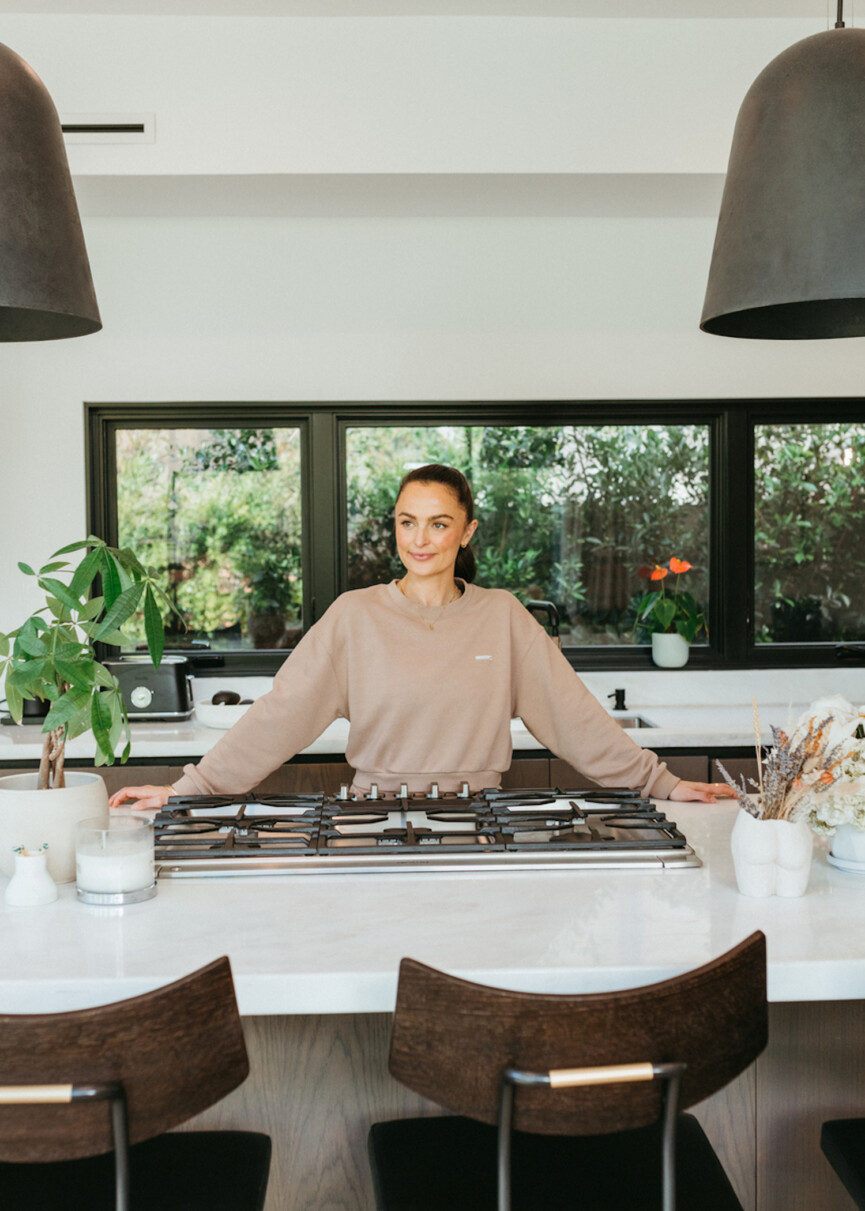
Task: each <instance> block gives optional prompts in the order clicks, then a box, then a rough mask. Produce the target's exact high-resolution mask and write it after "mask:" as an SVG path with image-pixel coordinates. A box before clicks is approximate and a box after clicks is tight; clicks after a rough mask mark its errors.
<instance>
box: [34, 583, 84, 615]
mask: <svg viewBox="0 0 865 1211" xmlns="http://www.w3.org/2000/svg"><path fill="white" fill-rule="evenodd" d="M39 587H40V588H42V589H44V590H45V592H46V593H52V594H53V595H54V596H55V597H56V598H57V600H58V601H59V602H61V604H63V605H65V606H66V608H67V610H72V611H73V612H74V613H76V614H77V613H78V611H79V610H80V609H81V602H80V601H79V600H78V598H77V597H75V596H73V594H72V593H70V592H69V588H68V587H67V586H66V585H65V584H64V583H63V581H62V580H55V579H54V577H53V576H40V577H39Z"/></svg>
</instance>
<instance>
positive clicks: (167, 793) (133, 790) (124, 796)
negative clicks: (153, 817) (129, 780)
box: [108, 786, 174, 812]
mask: <svg viewBox="0 0 865 1211" xmlns="http://www.w3.org/2000/svg"><path fill="white" fill-rule="evenodd" d="M173 794H174V787H173V786H123V787H121V788H120V790H119V791H115V792H114V794H113V795H112V796H111V798H110V799H109V800H108V806H109V807H120V805H121V804H122V803H128V802H129V800H130V799H132V800H134V802H133V804H132V810H133V811H134V812H148V811H149V812H154V811H159V809H160V808H163V807H165V805H166V803H167V802H168V800H169V798H170V797H171V796H172V795H173Z"/></svg>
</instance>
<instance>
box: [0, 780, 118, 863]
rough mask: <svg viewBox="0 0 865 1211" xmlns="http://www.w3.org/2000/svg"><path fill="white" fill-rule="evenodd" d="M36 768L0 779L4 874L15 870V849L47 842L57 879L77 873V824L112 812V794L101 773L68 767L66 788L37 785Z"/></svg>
mask: <svg viewBox="0 0 865 1211" xmlns="http://www.w3.org/2000/svg"><path fill="white" fill-rule="evenodd" d="M38 780H39V775H38V773H27V774H10V775H8V776H7V777H5V778H0V874H3V875H11V874H12V873H13V871H14V869H15V854H14V852H13V851H14V850H15V849H17V848H18V846H21V845H23V846H24V847H25V848H26V849H29V850H37V849H39V848H40V846H42V845H44V844H45V843H46V842H47V844H48V871H49V873H50V875H51V877H52V879H54V880H55V882H57V883H71V882H72V881H73V880H74V878H75V825H76V824H77V823H78V821H79V820H83V819H85V817H87V816H99V815H105V814H107V812H108V793H107V791H106V789H105V783H104V782H103V781H102V779H101V778H100V776H99V775H98V774H82V773H78V772H77V771H76V770H67V771H66V786H65V788H63V789H62V790H45V791H39V790H37V789H36V784H37V782H38Z"/></svg>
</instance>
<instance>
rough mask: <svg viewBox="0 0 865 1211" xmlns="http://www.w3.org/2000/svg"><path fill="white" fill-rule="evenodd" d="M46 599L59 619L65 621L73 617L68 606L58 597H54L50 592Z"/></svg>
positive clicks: (49, 607) (50, 608)
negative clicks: (62, 603) (61, 602)
mask: <svg viewBox="0 0 865 1211" xmlns="http://www.w3.org/2000/svg"><path fill="white" fill-rule="evenodd" d="M45 601H46V603H47V605H48V609H49V610H50V611H51V613H52V614H53V615H54V617H55V618H56V619H57V620H58V621H60V622H65V621H66V620H67V619H69V618H71V617H72V615H71V614H70V613H69V611H68V610H67V609H66V606H64V605H61V604H60V602H59V601H58V600H57V598H56V597H52V596H51V594H50V593H49V594H48V596H47V597H46V598H45Z"/></svg>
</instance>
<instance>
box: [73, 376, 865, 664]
mask: <svg viewBox="0 0 865 1211" xmlns="http://www.w3.org/2000/svg"><path fill="white" fill-rule="evenodd" d="M863 415H865V401H863V400H861V399H859V398H851V397H845V398H837V397H826V398H809V399H801V398H800V399H774V400H768V399H766V400H760V399H754V400H729V399H726V400H725V399H715V400H707V399H682V400H545V401H537V400H515V401H450V402H440V401H435V402H434V401H423V402H404V401H400V402H394V401H378V402H370V403H349V402H337V403H299V402H286V403H281V402H225V401H222V402H216V403H214V402H210V401H193V402H187V401H176V402H170V403H157V404H154V403H90V402H88V403H85V405H84V420H85V448H86V473H87V510H88V526H89V530H90V532H91V533H95V534H99V535H100V536H102V537H104V538H105V539H106V540H107V541H108V542H110V543H116V541H117V508H116V505H117V482H116V459H115V453H114V452H115V445H114V434H115V433H116V431H117V430H118V429H119V428H171V427H177V428H195V427H201V428H232V427H243V428H259V427H260V428H278V427H285V426H294V425H297V426H298V427H299V428H300V429H301V476H302V481H301V500H302V511H303V544H302V550H303V568H304V575H303V618H304V624H305V625H308V624H309V623H312V622H315V621H316V619H317V618H320V617H321V615H322V614H323V613H324V611H325V610H326V609H327V607H328V605H330V603H331V602H332V601H333V600H334V598H335V597H336V596H337V595H338V594H339V593H340V592H342V591H344V589H345V588H346V587H347V581H348V559H347V538H346V516H347V509H346V505H347V488H346V457H345V434H346V430H347V429H348V428H353V427H358V426H368V427H375V426H378V425H382V426H389V425H397V426H398V425H412V426H420V425H427V424H428V425H508V424H511V425H535V426H543V425H556V424H561V425H564V424H608V423H611V421H614V422H615V423H617V424H620V423H621V424H645V425H649V424H693V425H707V426H708V427H709V433H710V453H709V458H710V474H709V510H710V522H709V534H710V557H709V600H710V610H711V632H710V636H709V642H708V644H695V645H693V646H692V648H691V653H690V659H689V662H688V666H687V669H689V670H695V669H697V670H699V669H737V668H795V667H825V666H831V665H834V664H835V663H836V662H837V660H838V658H839V645H838V644H836V643H834V642H831V641H830V642H825V643H777V644H776V643H773V644H755V642H754V621H753V616H754V607H753V601H754V592H753V585H754V541H753V534H754V526H753V519H754V490H755V489H754V481H755V475H754V427H755V425H758V424H802V423H809V422H810V423H814V424H817V423H829V422H833V421H834V422H843V421H850V422H859V421H861V420H862V418H863ZM854 646H855V645H854ZM862 648H863V650H862V653H861V662H862V663H865V645H862ZM105 654H106V655H107V654H108V652H107V651H106V653H105ZM185 654H189V653H185ZM565 654H566V656H567V657H568V659H569V661H570V662H571V664H572V666H573V667H574V668H575V669H577V670H578V671H603V670H611V671H612V670H617V669H618V670H623V671H624V670H629V669H634V670H636V669H648V668H654V667H655V666H654V665H653V664H652V659H651V649H650V648H649V647H648V646H645V645H642V646H635V645H621V646H616V645H605V646H597V647H579V648H566V649H565ZM846 655H847V659H849V658H850V657H849V647H848V652H847V654H846ZM285 658H286V656H285V653H284V652H255V651H237V652H225V653H214V652H202V653H196V652H193V653H192V654H191V656H190V659H191V661H192V665H193V669H194V672H195V674H196V676H208V675H213V676H218V675H220V673H221V674H223V675H225V674H229V673H233V674H265V675H267V674H271V673H273V672H275V671H276V669H277V668H278V667H279V666H280V665H281V664H282V662H283V661H284V660H285Z"/></svg>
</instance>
